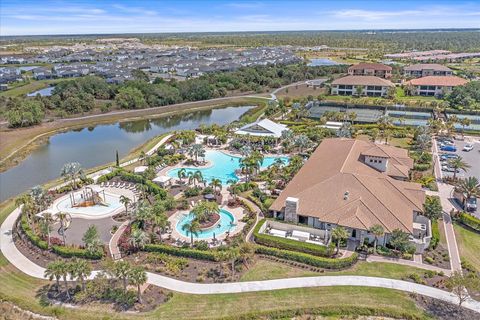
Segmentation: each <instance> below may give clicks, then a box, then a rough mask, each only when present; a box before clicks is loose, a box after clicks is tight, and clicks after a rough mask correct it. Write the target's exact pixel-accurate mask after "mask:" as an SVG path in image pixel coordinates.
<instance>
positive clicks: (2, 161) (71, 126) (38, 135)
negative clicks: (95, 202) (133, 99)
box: [0, 96, 262, 173]
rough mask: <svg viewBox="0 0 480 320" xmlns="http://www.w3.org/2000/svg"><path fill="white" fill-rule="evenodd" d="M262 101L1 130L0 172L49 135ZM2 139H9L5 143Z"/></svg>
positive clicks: (241, 99) (228, 101)
mask: <svg viewBox="0 0 480 320" xmlns="http://www.w3.org/2000/svg"><path fill="white" fill-rule="evenodd" d="M261 101H262V98H255V97H244V96H238V97H228V98H225V99H222V100H214V101H211V100H205V101H196V102H189V103H186V104H180V105H178V104H177V105H170V106H164V107H157V108H149V109H140V110H132V112H131V113H128V114H127V115H125V113H119V112H113V113H107V114H100V115H96V116H94V117H92V116H88V117H86V118H83V119H82V118H79V119H75V120H72V119H68V118H67V119H60V120H56V121H52V122H48V123H43V124H41V125H39V126H35V127H29V128H18V129H7V130H4V131H1V132H0V136H3V137H2V139H0V140H1V141H3V142H1V143H0V173H3V172H5V171H8V170H9V169H11V168H13V167H15V166H17V165H18V164H20V163H21V162H22V161H23V160H24V159H25V158H26V157H28V155H30V154H31V153H32V152H33V151H34V150H36V149H37V148H38V147H40V146H42V145H43V144H45V143H47V142H48V139H49V138H50V137H51V136H53V135H56V134H58V133H62V132H67V131H71V130H76V129H81V128H85V127H89V126H96V125H100V124H111V123H117V122H119V123H122V122H126V121H135V120H148V119H156V118H162V117H167V116H171V115H179V114H185V113H188V112H194V111H204V110H213V109H218V108H223V107H229V106H240V105H245V104H258V103H259V102H261ZM7 135H8V136H7ZM5 140H8V141H6V142H5Z"/></svg>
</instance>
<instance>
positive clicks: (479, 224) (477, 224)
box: [458, 212, 480, 232]
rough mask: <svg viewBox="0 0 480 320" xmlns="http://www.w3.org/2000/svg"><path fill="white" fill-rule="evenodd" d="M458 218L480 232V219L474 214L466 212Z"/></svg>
mask: <svg viewBox="0 0 480 320" xmlns="http://www.w3.org/2000/svg"><path fill="white" fill-rule="evenodd" d="M458 218H459V220H460V222H461V223H463V224H464V225H467V226H469V227H470V228H472V229H474V230H476V231H478V232H480V219H478V218H475V217H474V216H472V215H470V214H468V213H465V212H462V213H460V214H459V216H458Z"/></svg>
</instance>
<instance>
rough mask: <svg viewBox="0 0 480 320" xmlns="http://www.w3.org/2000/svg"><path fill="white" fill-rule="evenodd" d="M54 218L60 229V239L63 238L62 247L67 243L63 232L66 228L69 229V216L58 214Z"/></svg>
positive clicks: (64, 213) (67, 214) (63, 213)
mask: <svg viewBox="0 0 480 320" xmlns="http://www.w3.org/2000/svg"><path fill="white" fill-rule="evenodd" d="M56 217H57V220H58V221H59V222H60V229H59V231H60V230H61V231H60V232H59V233H60V234H61V236H62V238H63V245H66V243H67V236H66V234H65V232H66V231H67V229H68V227H69V222H70V221H71V216H70V214H69V213H67V212H58V213H57V214H56Z"/></svg>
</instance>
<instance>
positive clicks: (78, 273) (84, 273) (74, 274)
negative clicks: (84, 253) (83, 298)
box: [70, 258, 92, 291]
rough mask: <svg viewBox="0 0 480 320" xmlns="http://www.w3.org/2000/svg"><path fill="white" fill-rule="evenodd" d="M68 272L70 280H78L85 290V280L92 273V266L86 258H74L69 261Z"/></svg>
mask: <svg viewBox="0 0 480 320" xmlns="http://www.w3.org/2000/svg"><path fill="white" fill-rule="evenodd" d="M70 273H71V279H72V280H73V279H77V280H80V282H81V284H82V291H85V284H86V283H85V280H86V279H87V278H88V277H89V276H90V275H91V274H92V266H91V265H90V264H89V263H88V262H87V261H86V260H83V259H78V258H75V259H73V260H72V262H70Z"/></svg>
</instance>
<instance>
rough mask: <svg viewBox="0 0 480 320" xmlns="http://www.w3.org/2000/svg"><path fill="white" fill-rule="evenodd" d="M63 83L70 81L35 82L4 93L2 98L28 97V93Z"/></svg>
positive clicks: (0, 94) (1, 95)
mask: <svg viewBox="0 0 480 320" xmlns="http://www.w3.org/2000/svg"><path fill="white" fill-rule="evenodd" d="M72 79H73V78H72ZM61 81H68V80H65V79H52V80H34V81H31V82H29V83H27V84H25V85H20V86H17V87H15V88H12V89H10V90H7V91H2V92H0V97H18V96H22V95H26V94H27V93H30V92H33V91H37V90H40V89H43V88H46V87H48V86H49V85H50V84H54V83H58V82H61Z"/></svg>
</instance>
